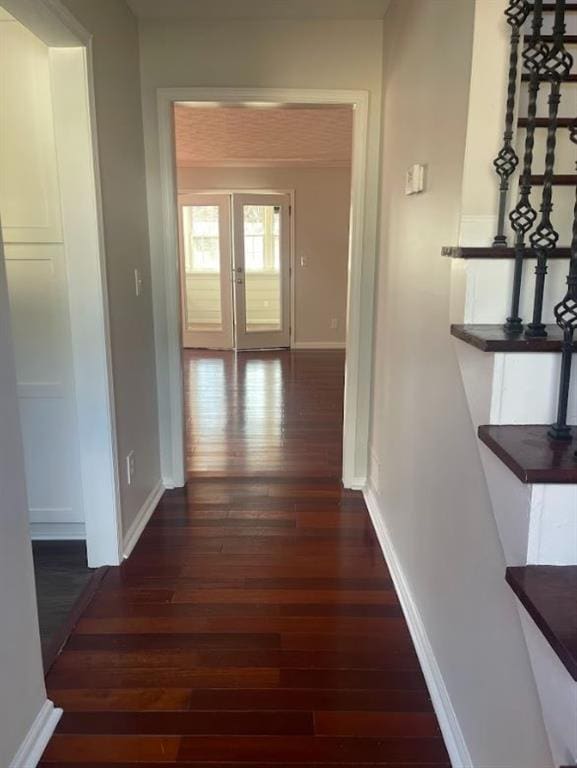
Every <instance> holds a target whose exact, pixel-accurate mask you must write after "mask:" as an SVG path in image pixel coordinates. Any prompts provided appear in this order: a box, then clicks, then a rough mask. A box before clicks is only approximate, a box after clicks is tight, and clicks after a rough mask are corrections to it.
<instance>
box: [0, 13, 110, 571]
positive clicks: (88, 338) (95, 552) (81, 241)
mask: <svg viewBox="0 0 577 768" xmlns="http://www.w3.org/2000/svg"><path fill="white" fill-rule="evenodd" d="M2 6H3V7H4V8H5V9H6V10H7V11H8V13H10V14H11V15H12V16H14V18H15V19H17V20H18V21H19V22H20V23H21V24H23V26H25V27H26V28H27V29H28V30H30V32H32V33H33V34H35V35H36V36H37V37H38V38H40V39H41V40H42V41H43V42H44V43H45V44H46V45H47V46H48V47H49V48H50V49H51V50H50V68H51V84H52V98H53V108H54V132H55V141H56V150H57V166H58V176H59V180H60V198H61V208H62V224H63V232H64V247H65V254H66V270H67V278H68V293H69V312H70V326H71V337H72V357H73V369H74V395H75V397H74V399H75V407H76V413H77V421H78V440H79V454H80V456H79V459H80V475H81V478H80V481H81V492H82V505H83V511H84V519H85V525H86V546H87V553H88V564H89V565H90V566H91V567H99V566H102V565H119V564H120V563H121V562H122V558H123V534H122V519H121V507H120V494H119V478H118V456H117V441H116V421H115V413H114V389H113V373H112V357H111V345H110V330H109V310H108V294H107V287H106V286H107V283H106V261H105V247H104V226H103V217H102V199H101V187H100V165H99V157H98V140H97V133H96V108H95V98H94V74H93V63H92V41H91V35H90V34H89V32H88V31H87V30H86V29H85V28H84V27H83V26H82V25H81V24H80V23H79V22H78V21H77V19H76V18H75V17H74V16H73V15H72V14H71V13H70V11H69V10H68V9H67V8H65V7H64V6H63V5H62V3H61V2H59V0H2Z"/></svg>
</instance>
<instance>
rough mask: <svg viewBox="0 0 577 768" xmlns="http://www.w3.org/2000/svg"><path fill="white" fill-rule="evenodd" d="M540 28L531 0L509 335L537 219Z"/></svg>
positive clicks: (539, 1) (538, 4)
mask: <svg viewBox="0 0 577 768" xmlns="http://www.w3.org/2000/svg"><path fill="white" fill-rule="evenodd" d="M542 27H543V0H535V4H534V6H533V20H532V24H531V36H530V38H529V41H528V43H527V45H526V47H525V49H524V50H523V63H524V65H525V68H526V69H527V70H528V71H529V73H530V82H529V104H528V108H527V129H526V133H525V151H524V155H523V170H522V173H521V183H520V186H519V201H518V202H517V205H516V206H515V207H514V208H513V210H512V211H511V213H510V214H509V219H510V221H511V227H512V229H513V231H514V233H515V244H514V247H515V266H514V273H513V293H512V297H511V312H510V314H509V317H508V318H507V322H506V323H505V325H504V330H505V333H507V334H510V335H519V334H521V333H522V332H523V321H522V319H521V317H520V315H519V304H520V300H521V283H522V280H523V261H524V259H525V236H526V235H527V233H528V232H529V230H530V229H531V228H532V227H533V224H534V223H535V221H536V220H537V211H536V210H535V209H534V208H533V206H532V205H531V170H532V167H533V149H534V146H535V119H536V117H537V97H538V96H539V88H540V77H541V72H542V67H543V64H544V63H545V60H546V59H547V56H548V55H549V48H548V46H547V45H546V44H545V43H544V42H543V40H542V39H541V29H542Z"/></svg>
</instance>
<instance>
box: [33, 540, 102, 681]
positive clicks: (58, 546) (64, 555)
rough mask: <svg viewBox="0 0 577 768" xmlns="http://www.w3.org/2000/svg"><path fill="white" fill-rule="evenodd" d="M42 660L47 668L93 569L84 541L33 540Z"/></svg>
mask: <svg viewBox="0 0 577 768" xmlns="http://www.w3.org/2000/svg"><path fill="white" fill-rule="evenodd" d="M32 554H33V557H34V578H35V583H36V603H37V606H38V623H39V625H40V642H41V644H42V659H43V662H44V669H45V671H47V670H48V669H49V668H50V666H51V664H52V662H53V661H54V658H55V657H56V654H57V653H58V651H59V650H60V648H61V646H62V644H63V642H64V640H65V639H66V637H67V636H68V634H69V630H70V626H69V623H70V619H71V617H72V615H73V614H74V608H75V606H76V605H77V604H78V601H79V599H81V597H82V595H83V593H84V591H85V590H86V587H87V585H88V584H89V583H90V581H91V579H92V576H93V575H94V571H93V570H92V569H90V568H89V567H88V565H87V562H86V543H85V542H84V541H33V542H32Z"/></svg>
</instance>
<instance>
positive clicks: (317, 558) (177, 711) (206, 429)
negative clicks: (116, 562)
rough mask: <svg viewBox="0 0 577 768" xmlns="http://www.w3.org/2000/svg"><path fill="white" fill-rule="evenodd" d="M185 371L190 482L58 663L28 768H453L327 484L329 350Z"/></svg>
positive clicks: (361, 515)
mask: <svg viewBox="0 0 577 768" xmlns="http://www.w3.org/2000/svg"><path fill="white" fill-rule="evenodd" d="M186 359H187V366H186V367H187V377H188V378H187V387H186V389H187V392H188V404H187V418H188V420H189V432H190V434H191V437H190V438H189V445H188V468H189V471H190V472H191V481H190V482H189V484H188V486H187V487H186V488H185V489H183V490H176V491H170V492H167V493H166V494H165V496H164V497H163V499H162V501H161V503H160V504H159V506H158V509H157V510H156V512H155V514H154V515H153V517H152V519H151V521H150V523H149V524H148V526H147V528H146V530H145V531H144V533H143V535H142V537H141V539H140V541H139V542H138V544H137V546H136V548H135V549H134V552H133V554H132V556H131V557H130V559H129V560H127V561H126V562H125V563H124V564H123V565H122V567H121V568H116V569H110V571H109V572H108V574H107V576H106V577H105V579H104V581H103V582H102V584H101V586H100V588H99V590H98V592H97V594H96V596H95V598H94V600H93V601H92V603H91V604H90V606H89V607H88V608H87V610H86V611H85V613H84V615H83V618H82V619H81V621H80V622H79V624H78V626H77V627H76V630H75V632H74V634H73V635H72V637H71V639H70V641H69V643H68V645H67V646H66V648H65V650H64V652H63V653H62V655H61V656H60V658H59V659H58V660H57V662H56V663H55V665H54V666H53V668H52V670H51V672H50V674H49V677H48V680H47V683H48V695H49V696H50V697H51V698H52V699H53V701H54V703H55V704H56V706H60V707H63V708H64V710H65V712H64V716H63V718H62V720H61V721H60V724H59V726H58V729H57V732H56V734H55V736H54V737H53V739H52V741H51V743H50V745H49V747H48V749H47V751H46V753H45V755H44V758H43V761H42V763H41V765H43V766H45V768H48V766H56V765H59V766H60V765H66V766H72V765H77V766H84V768H87V767H88V766H92V767H93V768H96V766H116V768H120V767H121V766H125V767H126V768H128V766H129V765H134V764H138V765H144V766H152V765H156V764H163V765H168V766H170V765H174V766H176V765H179V766H197V768H198V767H199V766H209V765H211V766H222V767H224V766H236V765H244V766H252V768H256V767H257V766H260V767H261V768H265V766H288V765H299V766H309V767H312V766H320V765H323V766H328V765H333V766H336V765H339V766H341V768H346V766H349V768H352V767H353V766H359V765H371V766H385V765H386V766H388V768H395V766H397V768H399V767H400V766H403V765H411V766H413V768H426V766H428V767H429V768H433V766H443V767H444V768H448V766H449V760H448V756H447V753H446V751H445V747H444V745H443V741H442V739H441V736H440V732H439V729H438V725H437V721H436V718H435V715H434V713H433V710H432V707H431V704H430V701H429V697H428V693H427V690H426V687H425V683H424V679H423V676H422V674H421V671H420V669H419V664H418V661H417V658H416V655H415V652H414V650H413V646H412V643H411V639H410V636H409V633H408V629H407V626H406V624H405V621H404V619H403V616H402V613H401V609H400V606H399V604H398V600H397V597H396V594H395V591H394V588H393V585H392V583H391V580H390V577H389V574H388V571H387V568H386V565H385V563H384V561H383V558H382V555H381V552H380V548H379V545H378V542H377V540H376V537H375V535H374V533H373V530H372V526H371V523H370V520H369V517H368V513H367V511H366V507H365V504H364V501H363V498H362V495H361V494H360V493H356V492H352V491H344V490H342V488H341V486H340V483H339V481H338V473H339V471H340V464H339V461H340V459H339V457H340V450H341V446H340V434H341V420H342V413H341V412H342V387H343V376H342V365H343V355H342V353H334V352H318V351H315V352H314V353H313V352H308V351H307V352H292V353H288V352H280V353H277V352H270V353H258V354H252V353H244V354H243V355H239V356H238V359H237V360H236V361H235V360H234V357H233V355H231V354H224V353H223V354H216V355H215V354H213V353H200V354H198V353H187V358H186ZM219 474H220V477H219V476H218V475H219Z"/></svg>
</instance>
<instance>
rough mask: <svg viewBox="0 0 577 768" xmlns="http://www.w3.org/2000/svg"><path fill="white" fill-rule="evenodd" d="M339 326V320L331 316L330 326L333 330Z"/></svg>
mask: <svg viewBox="0 0 577 768" xmlns="http://www.w3.org/2000/svg"><path fill="white" fill-rule="evenodd" d="M338 327H339V321H338V319H337V318H336V317H333V319H332V320H331V328H332V330H333V331H335V330H336V329H337V328H338Z"/></svg>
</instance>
